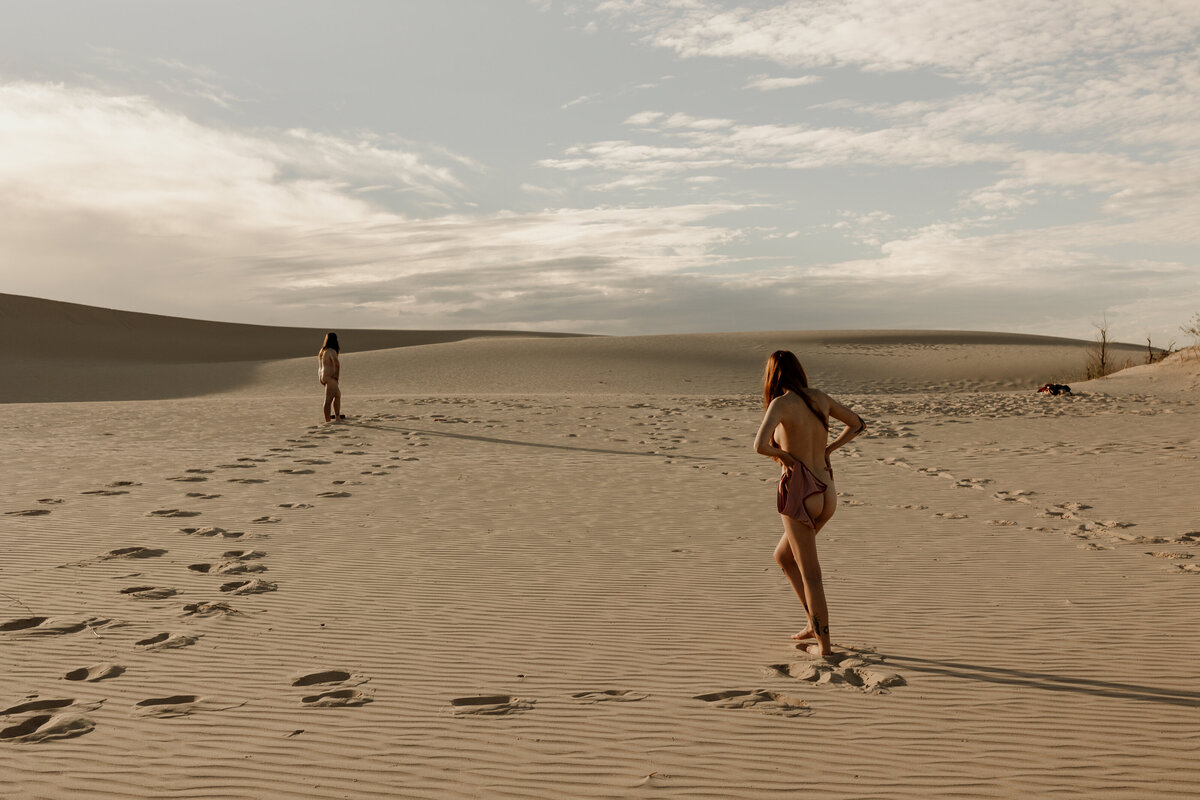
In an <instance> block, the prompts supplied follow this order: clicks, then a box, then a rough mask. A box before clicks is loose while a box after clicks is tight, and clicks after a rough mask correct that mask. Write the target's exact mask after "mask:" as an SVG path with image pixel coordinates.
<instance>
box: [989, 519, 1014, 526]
mask: <svg viewBox="0 0 1200 800" xmlns="http://www.w3.org/2000/svg"><path fill="white" fill-rule="evenodd" d="M1016 524H1017V521H1016V520H1015V519H989V520H988V525H1016Z"/></svg>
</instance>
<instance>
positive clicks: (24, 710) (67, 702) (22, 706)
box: [0, 698, 100, 717]
mask: <svg viewBox="0 0 1200 800" xmlns="http://www.w3.org/2000/svg"><path fill="white" fill-rule="evenodd" d="M68 707H70V708H73V709H74V710H76V711H95V710H96V709H97V708H99V707H100V703H80V704H78V705H76V703H75V701H74V700H72V699H70V698H67V699H62V700H58V699H55V700H50V699H47V700H27V701H25V702H24V703H17V704H16V705H15V706H11V707H9V708H6V709H4V710H3V711H0V717H9V716H13V715H14V714H28V713H30V712H33V711H59V710H61V709H64V708H68Z"/></svg>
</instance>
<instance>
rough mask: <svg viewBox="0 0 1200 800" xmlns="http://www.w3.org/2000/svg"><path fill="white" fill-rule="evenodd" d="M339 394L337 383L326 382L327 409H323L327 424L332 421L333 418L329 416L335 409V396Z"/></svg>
mask: <svg viewBox="0 0 1200 800" xmlns="http://www.w3.org/2000/svg"><path fill="white" fill-rule="evenodd" d="M337 392H338V388H337V383H336V382H335V381H326V382H325V407H324V408H323V409H322V411H324V413H325V421H326V422H329V420H330V419H331V417H330V416H329V415H330V414H331V413H333V412H332V411H331V409H332V408H333V398H334V396H335V393H337Z"/></svg>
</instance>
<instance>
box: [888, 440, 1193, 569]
mask: <svg viewBox="0 0 1200 800" xmlns="http://www.w3.org/2000/svg"><path fill="white" fill-rule="evenodd" d="M877 460H878V461H879V462H880V463H881V464H885V465H887V466H892V467H898V468H903V469H912V470H915V472H917V473H918V474H923V475H927V476H930V477H937V478H944V479H948V480H952V481H954V485H955V486H956V487H959V488H964V489H984V487H985V485H987V484H990V483H991V481H990V480H988V479H986V478H961V479H960V478H956V477H955V476H954V475H952V474H951V473H949V472H947V471H946V470H944V469H941V468H937V467H914V466H913V465H912V464H910V463H909V462H908V460H907V459H905V458H903V457H887V458H879V459H877ZM1036 495H1037V492H1034V491H1031V490H1029V489H1018V490H1013V491H1004V490H1000V491H996V492H993V493H992V495H991V498H992V499H993V500H995V501H996V502H997V503H1001V504H1019V505H1024V506H1032V505H1033V502H1034V501H1033V498H1034V497H1035V496H1036ZM897 508H903V509H908V510H915V511H924V510H928V508H929V507H928V506H925V505H920V504H907V505H903V506H897ZM1089 509H1091V506H1089V505H1087V504H1086V503H1079V502H1074V501H1069V502H1065V503H1053V504H1050V505H1048V506H1046V507H1044V508H1043V509H1042V510H1041V511H1039V512H1037V516H1038V517H1040V518H1043V519H1048V520H1053V521H1055V522H1059V523H1068V524H1069V526H1070V527H1065V528H1064V527H1046V526H1032V525H1030V526H1025V530H1029V531H1038V532H1047V531H1060V532H1062V533H1066V534H1067V535H1068V536H1071V537H1074V538H1076V539H1080V540H1081V543H1080V545H1079V546H1080V547H1081V548H1083V549H1085V550H1112V549H1113V546H1114V545H1119V544H1134V545H1170V544H1174V545H1184V546H1192V545H1195V544H1197V543H1200V531H1188V532H1186V533H1182V534H1179V535H1178V536H1174V537H1169V536H1153V535H1151V536H1145V535H1140V534H1134V533H1125V532H1124V530H1125V529H1127V528H1133V527H1135V526H1136V523H1133V522H1121V521H1118V520H1103V519H1094V518H1092V517H1090V516H1089V515H1087V514H1086V513H1084V512H1086V511H1088V510H1089ZM933 517H935V518H937V519H952V520H956V519H966V518H967V515H966V514H961V513H957V512H944V511H942V512H935V513H934V514H933ZM987 522H988V524H989V525H997V526H1005V527H1011V526H1016V525H1017V524H1018V523H1017V521H1016V520H1012V519H990V520H988V521H987ZM1145 553H1146V555H1148V556H1151V557H1153V558H1160V559H1164V560H1166V561H1168V562H1171V566H1172V567H1173V568H1174V570H1175V571H1176V572H1182V573H1193V574H1200V564H1193V563H1183V562H1188V561H1190V560H1191V559H1192V558H1193V554H1192V553H1189V552H1180V551H1170V550H1147V551H1145Z"/></svg>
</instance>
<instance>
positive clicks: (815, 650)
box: [804, 642, 833, 658]
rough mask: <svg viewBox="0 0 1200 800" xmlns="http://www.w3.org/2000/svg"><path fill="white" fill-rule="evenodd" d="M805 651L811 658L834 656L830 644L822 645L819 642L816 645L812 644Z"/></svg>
mask: <svg viewBox="0 0 1200 800" xmlns="http://www.w3.org/2000/svg"><path fill="white" fill-rule="evenodd" d="M804 650H805V652H807V653H808V654H809V655H810V656H818V657H820V658H824V657H825V656H831V655H833V647H832V646H831V645H829V644H828V643H826V644H821V643H820V642H818V643H816V644H810V645H809V646H808V647H806V648H804Z"/></svg>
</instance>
